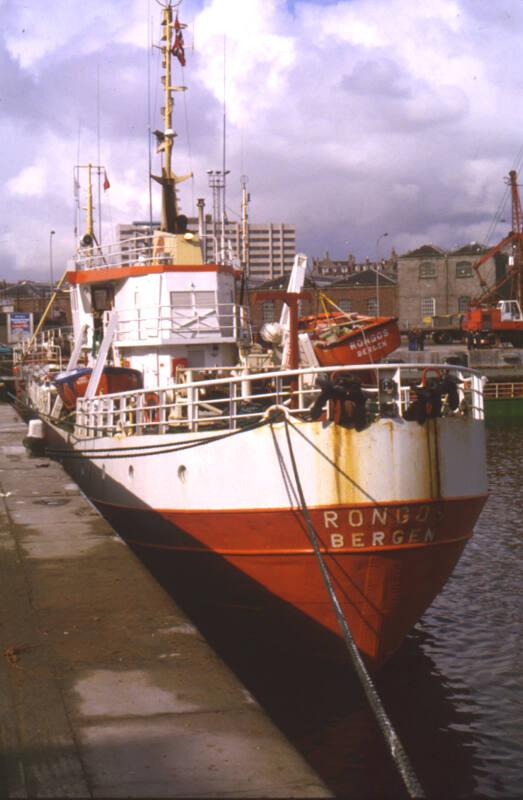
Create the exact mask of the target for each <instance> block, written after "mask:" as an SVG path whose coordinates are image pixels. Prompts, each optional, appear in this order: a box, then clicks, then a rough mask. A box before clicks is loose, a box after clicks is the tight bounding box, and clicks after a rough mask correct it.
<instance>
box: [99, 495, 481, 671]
mask: <svg viewBox="0 0 523 800" xmlns="http://www.w3.org/2000/svg"><path fill="white" fill-rule="evenodd" d="M484 501H485V498H484V497H476V498H466V499H456V500H447V501H438V502H427V503H418V502H417V503H411V504H402V505H394V504H389V505H387V506H372V505H368V506H360V507H346V508H339V509H337V510H336V511H333V510H325V509H313V510H310V514H311V516H312V520H313V523H314V526H315V528H316V530H317V532H318V536H319V538H320V542H321V546H322V550H323V552H324V554H325V558H326V562H327V566H328V568H329V571H330V574H331V577H332V581H333V584H334V586H335V588H336V592H337V594H338V597H339V600H340V602H341V605H342V608H343V611H344V613H345V614H346V616H347V620H348V623H349V626H350V629H351V631H352V634H353V636H354V639H355V642H356V644H357V646H358V648H359V649H360V651H361V652H362V654H363V656H364V658H365V659H366V661H367V663H368V665H369V666H370V667H371V668H373V669H377V668H379V667H380V666H381V665H382V664H383V663H384V662H385V661H387V660H388V659H389V658H390V657H391V655H392V654H393V653H394V652H395V651H396V650H397V649H398V648H399V647H400V645H401V643H402V641H403V640H404V638H405V636H406V634H407V633H408V632H409V631H410V630H411V629H412V627H413V626H414V625H415V624H416V622H417V621H418V620H419V618H420V616H421V615H422V614H423V613H424V611H425V610H426V608H428V606H429V605H430V604H431V602H432V601H433V600H434V598H435V597H436V595H437V594H438V593H439V592H440V591H441V589H442V587H443V586H444V584H445V582H446V580H447V579H448V577H449V575H450V574H451V572H452V570H453V569H454V566H455V565H456V563H457V561H458V559H459V557H460V555H461V552H462V550H463V547H464V546H465V543H466V541H467V539H468V538H469V537H470V536H471V534H472V529H473V526H474V523H475V521H476V519H477V517H478V516H479V513H480V511H481V508H482V506H483V504H484ZM97 505H98V506H99V508H100V510H101V511H102V512H103V514H104V515H105V516H106V517H107V518H108V519H109V521H110V522H111V523H112V524H113V525H114V527H115V528H116V529H117V530H118V531H123V536H124V538H125V539H126V540H127V541H128V542H129V543H130V544H132V545H136V546H140V547H147V548H152V549H157V550H161V551H171V552H172V554H173V558H176V560H177V561H178V564H179V565H180V564H183V563H184V562H188V564H190V569H191V570H193V567H194V565H195V563H196V562H197V561H198V562H199V564H200V567H202V568H203V571H204V573H205V570H206V569H207V570H210V569H211V568H212V565H213V564H214V566H216V561H217V560H218V561H222V560H223V561H225V562H227V563H228V564H229V565H231V566H232V567H234V569H235V571H237V573H238V574H241V575H243V576H247V577H248V578H249V579H250V580H251V581H253V582H254V584H255V585H257V586H261V587H263V588H264V589H265V590H267V591H268V592H269V593H270V594H271V595H272V596H274V597H275V598H278V599H279V600H280V601H283V602H284V603H285V604H288V605H289V606H291V607H293V609H297V610H298V611H299V612H300V613H301V614H303V615H306V617H308V618H309V619H311V620H313V621H314V622H316V623H318V624H319V625H320V626H322V627H324V628H326V629H328V630H330V631H332V632H334V633H336V634H338V635H339V634H340V630H339V626H338V623H337V620H336V617H335V614H334V611H333V608H332V605H331V602H330V599H329V597H328V594H327V590H326V587H325V585H324V583H323V581H322V577H321V573H320V569H319V566H318V562H317V559H316V557H315V555H314V552H313V550H312V547H311V545H310V543H309V540H308V538H307V534H306V529H305V524H304V520H303V517H302V515H301V513H300V512H299V511H297V510H295V511H282V510H270V511H269V510H267V511H265V510H263V511H262V510H252V511H223V512H222V511H220V512H216V511H209V512H205V511H198V512H184V511H175V510H163V511H159V512H154V511H151V510H144V509H139V508H135V509H132V510H131V509H128V508H127V509H124V508H121V507H120V508H118V507H116V506H114V505H107V504H105V503H97ZM159 518H162V520H163V522H164V524H163V525H158V519H159ZM246 531H248V536H246ZM206 562H207V564H206ZM207 574H209V573H207ZM211 585H212V579H210V575H209V581H207V580H206V581H205V585H203V586H202V585H200V588H199V591H204V592H205V591H212V589H210V587H211ZM216 586H217V587H221V588H218V591H219V592H220V597H217V598H216V599H223V589H224V586H223V582H220V581H219V580H218V582H217V583H216Z"/></svg>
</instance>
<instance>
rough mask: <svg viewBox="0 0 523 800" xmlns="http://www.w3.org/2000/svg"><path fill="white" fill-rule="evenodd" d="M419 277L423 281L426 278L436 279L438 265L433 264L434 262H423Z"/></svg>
mask: <svg viewBox="0 0 523 800" xmlns="http://www.w3.org/2000/svg"><path fill="white" fill-rule="evenodd" d="M419 277H420V278H421V279H424V278H435V277H436V265H435V264H433V263H432V261H423V262H422V263H421V264H420V265H419Z"/></svg>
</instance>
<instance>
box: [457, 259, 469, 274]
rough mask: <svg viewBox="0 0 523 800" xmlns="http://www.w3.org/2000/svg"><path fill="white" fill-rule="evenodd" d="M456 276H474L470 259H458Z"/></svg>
mask: <svg viewBox="0 0 523 800" xmlns="http://www.w3.org/2000/svg"><path fill="white" fill-rule="evenodd" d="M456 278H472V264H471V263H470V261H458V263H457V264H456Z"/></svg>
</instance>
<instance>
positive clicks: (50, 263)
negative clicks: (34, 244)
mask: <svg viewBox="0 0 523 800" xmlns="http://www.w3.org/2000/svg"><path fill="white" fill-rule="evenodd" d="M55 233H56V231H49V272H50V278H51V284H50V286H49V294H50V295H51V294H52V293H53V283H54V280H53V236H54V235H55Z"/></svg>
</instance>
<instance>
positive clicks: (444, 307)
mask: <svg viewBox="0 0 523 800" xmlns="http://www.w3.org/2000/svg"><path fill="white" fill-rule="evenodd" d="M485 252H486V249H485V248H484V247H482V246H481V245H479V244H477V243H475V242H472V243H471V244H468V245H465V246H464V247H460V248H459V249H457V250H452V251H445V250H442V249H441V248H439V247H436V246H435V245H432V244H425V245H423V246H422V247H418V248H417V249H416V250H411V251H410V252H409V253H405V254H404V255H401V256H400V257H399V258H398V312H399V319H400V326H401V328H402V329H406V328H412V327H421V326H425V327H427V326H430V325H431V324H432V317H433V316H440V315H452V316H453V317H456V319H457V318H459V316H460V315H461V314H463V313H464V312H465V311H466V310H467V309H468V307H469V305H470V303H471V301H472V300H473V299H474V298H475V297H477V296H478V295H479V293H480V283H479V279H478V275H477V273H476V270H475V269H474V264H475V263H476V262H477V261H478V260H479V259H480V258H481V256H482V255H484V253H485ZM497 262H498V263H496V260H495V259H493V258H491V259H489V260H488V261H487V262H486V263H485V264H484V265H483V266H482V267H481V275H482V277H483V278H484V280H485V281H486V283H487V284H488V285H492V284H493V283H495V282H496V280H497V279H499V275H500V273H501V272H502V271H503V268H504V265H503V263H501V262H500V259H497ZM505 265H506V257H505Z"/></svg>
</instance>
